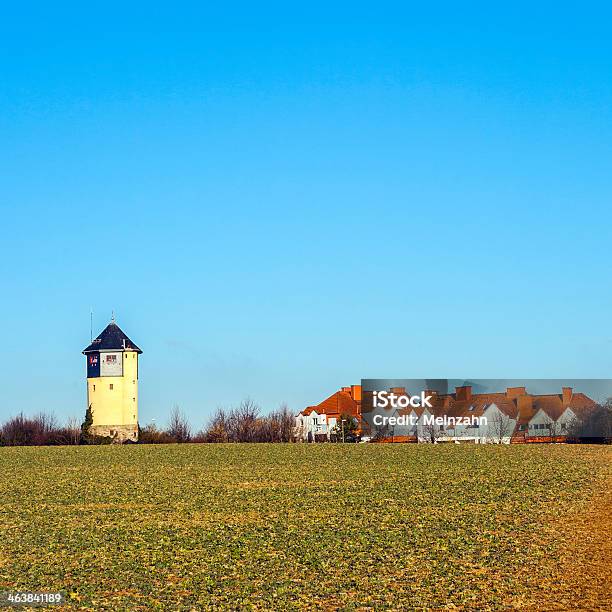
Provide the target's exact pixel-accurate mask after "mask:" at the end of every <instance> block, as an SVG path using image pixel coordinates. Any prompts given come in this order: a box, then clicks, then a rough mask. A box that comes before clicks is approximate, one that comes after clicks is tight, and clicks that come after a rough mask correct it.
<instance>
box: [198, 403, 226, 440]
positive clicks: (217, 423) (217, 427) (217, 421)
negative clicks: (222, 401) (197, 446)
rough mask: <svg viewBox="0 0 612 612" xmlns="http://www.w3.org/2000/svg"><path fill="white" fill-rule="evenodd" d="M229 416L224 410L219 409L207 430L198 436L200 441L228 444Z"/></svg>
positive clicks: (209, 422)
mask: <svg viewBox="0 0 612 612" xmlns="http://www.w3.org/2000/svg"><path fill="white" fill-rule="evenodd" d="M228 420H229V419H228V414H227V412H226V411H225V409H223V408H217V410H216V412H215V414H214V415H213V416H212V417H211V418H210V420H209V421H208V424H207V425H206V428H205V429H204V430H203V431H202V432H199V433H198V435H197V438H198V441H199V440H201V441H202V442H213V443H217V442H227V441H228V440H229V435H228V425H229V423H228Z"/></svg>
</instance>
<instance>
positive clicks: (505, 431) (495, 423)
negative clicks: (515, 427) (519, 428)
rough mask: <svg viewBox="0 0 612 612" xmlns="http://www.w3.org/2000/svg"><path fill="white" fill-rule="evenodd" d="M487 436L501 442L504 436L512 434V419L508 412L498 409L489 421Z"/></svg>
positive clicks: (498, 442)
mask: <svg viewBox="0 0 612 612" xmlns="http://www.w3.org/2000/svg"><path fill="white" fill-rule="evenodd" d="M487 434H488V435H487V437H488V438H490V439H491V440H492V441H493V442H495V443H497V444H501V443H502V442H503V441H504V438H507V437H508V436H510V435H511V434H512V419H510V417H509V416H508V415H507V414H504V413H503V412H501V411H500V410H497V411H496V412H495V414H494V415H493V416H492V417H491V418H490V419H489V420H488V422H487Z"/></svg>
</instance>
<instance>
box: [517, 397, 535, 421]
mask: <svg viewBox="0 0 612 612" xmlns="http://www.w3.org/2000/svg"><path fill="white" fill-rule="evenodd" d="M516 405H517V406H518V413H519V421H521V422H524V423H526V422H527V421H528V420H529V419H530V418H531V417H532V416H533V397H532V396H531V395H518V396H517V397H516Z"/></svg>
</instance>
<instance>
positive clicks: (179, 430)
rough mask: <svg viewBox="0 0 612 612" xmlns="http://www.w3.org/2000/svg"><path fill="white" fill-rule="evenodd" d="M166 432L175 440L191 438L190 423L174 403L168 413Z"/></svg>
mask: <svg viewBox="0 0 612 612" xmlns="http://www.w3.org/2000/svg"><path fill="white" fill-rule="evenodd" d="M167 433H168V435H169V436H171V437H172V438H174V440H176V442H189V441H190V440H191V425H190V424H189V421H188V420H187V417H186V416H185V414H184V413H183V411H182V410H181V409H180V408H179V407H178V406H176V405H175V406H174V407H173V408H172V412H171V413H170V424H169V427H168V432H167Z"/></svg>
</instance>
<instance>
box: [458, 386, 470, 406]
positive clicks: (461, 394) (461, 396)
mask: <svg viewBox="0 0 612 612" xmlns="http://www.w3.org/2000/svg"><path fill="white" fill-rule="evenodd" d="M455 397H456V398H457V401H458V402H462V401H466V402H469V401H470V400H471V399H472V386H471V385H466V386H465V387H455Z"/></svg>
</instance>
